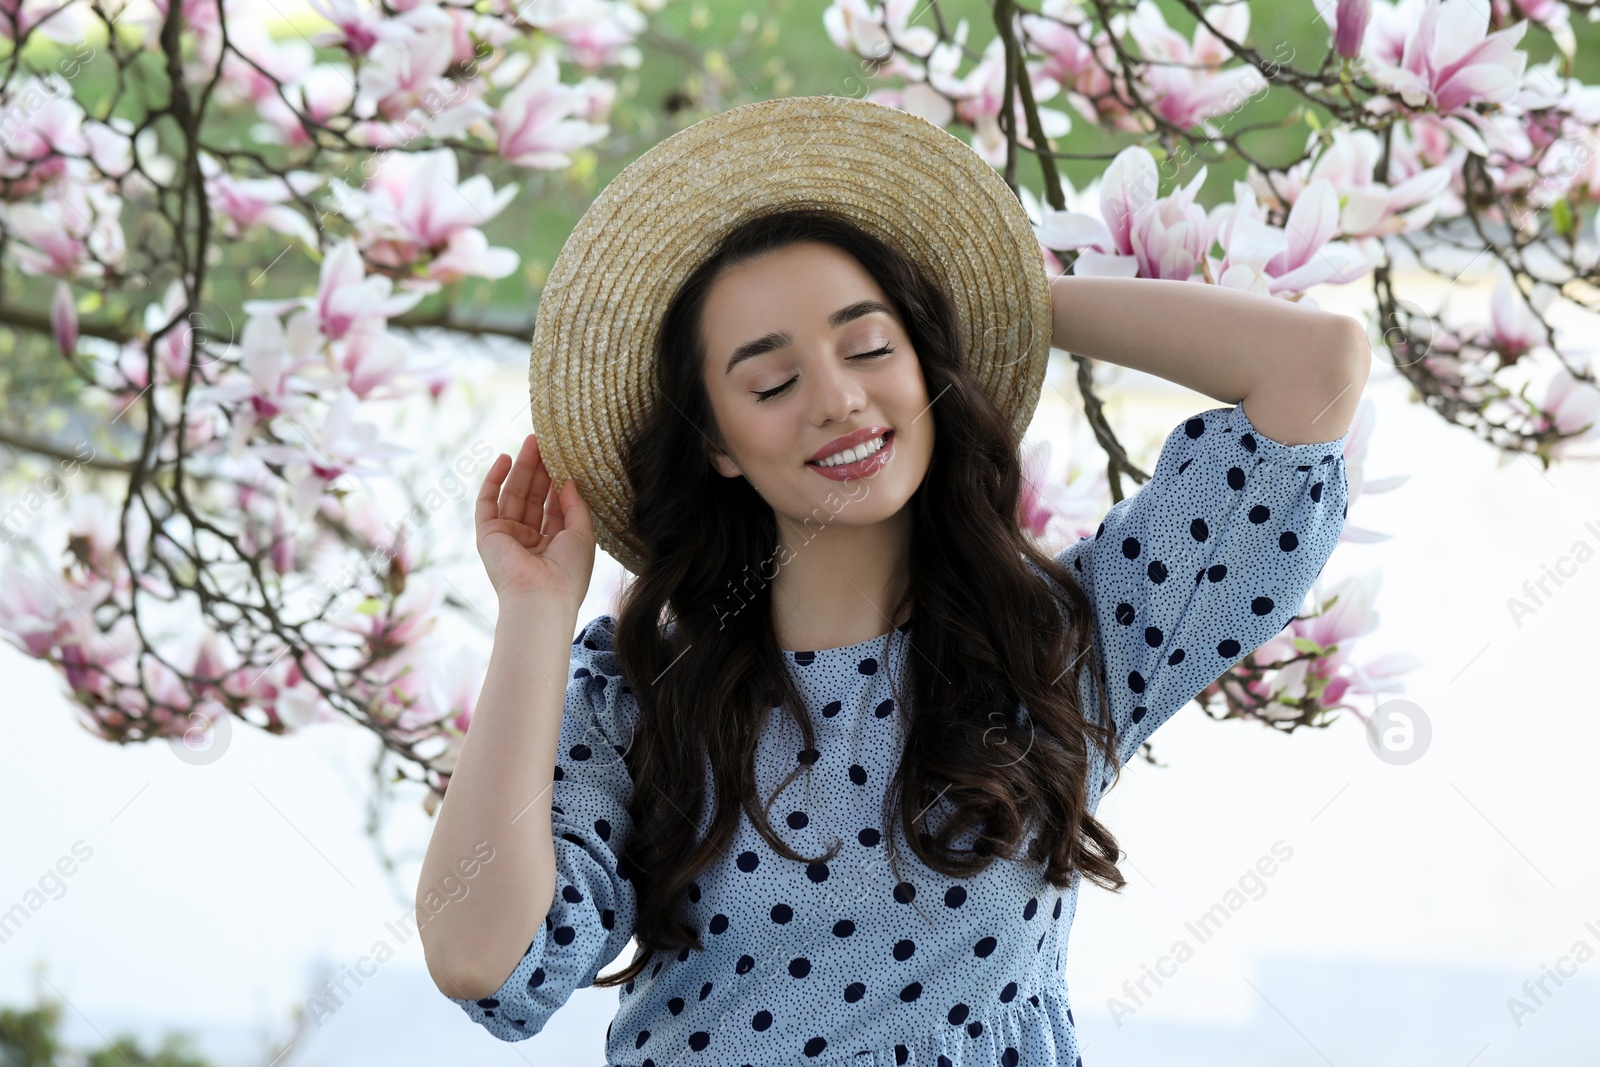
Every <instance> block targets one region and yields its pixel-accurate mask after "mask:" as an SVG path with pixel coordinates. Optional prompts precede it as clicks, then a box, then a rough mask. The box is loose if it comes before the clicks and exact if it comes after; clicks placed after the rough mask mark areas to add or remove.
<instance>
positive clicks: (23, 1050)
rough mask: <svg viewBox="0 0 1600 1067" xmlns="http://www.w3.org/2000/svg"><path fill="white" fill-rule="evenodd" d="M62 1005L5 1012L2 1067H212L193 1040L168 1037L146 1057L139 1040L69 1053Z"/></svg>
mask: <svg viewBox="0 0 1600 1067" xmlns="http://www.w3.org/2000/svg"><path fill="white" fill-rule="evenodd" d="M61 1012H62V1009H61V1005H60V1004H59V1003H56V1002H54V1001H41V1002H40V1003H39V1004H38V1005H37V1006H35V1007H31V1008H0V1067H211V1065H210V1061H208V1060H206V1059H204V1058H202V1057H200V1056H198V1055H196V1054H195V1053H194V1052H193V1050H192V1049H191V1048H190V1045H191V1043H192V1039H191V1038H189V1037H188V1036H187V1035H182V1034H167V1035H166V1036H165V1037H164V1038H162V1041H161V1046H160V1048H158V1049H155V1050H153V1051H149V1052H146V1051H145V1050H144V1049H143V1048H141V1047H140V1045H139V1042H138V1041H137V1039H135V1038H133V1037H131V1036H126V1035H123V1036H118V1037H114V1038H112V1039H111V1042H110V1044H108V1045H106V1046H105V1047H103V1048H99V1049H93V1050H76V1049H68V1048H65V1047H64V1046H63V1045H62V1044H61V1042H60V1039H59V1038H58V1037H57V1034H56V1032H57V1030H58V1029H59V1028H60V1025H61Z"/></svg>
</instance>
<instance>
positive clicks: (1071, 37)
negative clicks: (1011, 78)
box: [1022, 0, 1140, 132]
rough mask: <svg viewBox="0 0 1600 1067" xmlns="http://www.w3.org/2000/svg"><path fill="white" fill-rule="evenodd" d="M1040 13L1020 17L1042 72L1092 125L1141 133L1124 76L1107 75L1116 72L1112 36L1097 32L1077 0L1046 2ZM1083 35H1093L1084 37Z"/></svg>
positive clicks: (1101, 30) (1101, 31)
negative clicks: (1063, 90) (1129, 102)
mask: <svg viewBox="0 0 1600 1067" xmlns="http://www.w3.org/2000/svg"><path fill="white" fill-rule="evenodd" d="M1039 12H1040V13H1039V14H1038V15H1035V14H1033V13H1031V12H1029V13H1026V14H1024V15H1023V16H1022V27H1023V31H1024V32H1025V33H1026V34H1027V39H1028V47H1029V50H1030V51H1033V52H1037V53H1039V54H1040V55H1041V56H1043V57H1044V58H1043V59H1042V61H1041V62H1040V63H1039V68H1038V70H1039V74H1040V75H1041V76H1043V77H1045V78H1049V79H1051V80H1052V81H1055V82H1059V83H1060V84H1061V85H1062V86H1063V88H1064V89H1065V91H1066V94H1067V100H1068V102H1069V103H1071V104H1072V106H1073V107H1074V108H1076V109H1077V110H1078V113H1079V114H1080V115H1082V116H1083V117H1084V118H1086V119H1088V120H1089V121H1090V122H1094V123H1102V124H1105V125H1106V126H1108V127H1109V128H1111V129H1114V130H1125V131H1129V132H1139V131H1140V125H1139V121H1138V119H1137V117H1136V116H1134V114H1133V113H1132V111H1130V110H1129V108H1128V106H1127V105H1126V103H1124V101H1126V100H1127V99H1128V94H1127V92H1126V91H1125V90H1124V89H1123V88H1122V87H1121V77H1120V75H1117V76H1113V74H1111V73H1109V72H1112V71H1116V70H1118V66H1117V56H1116V48H1115V46H1114V45H1113V44H1112V42H1111V36H1110V35H1109V34H1108V33H1106V31H1105V30H1104V29H1100V30H1095V28H1094V26H1093V24H1092V23H1091V22H1090V21H1089V18H1088V16H1087V15H1085V14H1084V12H1083V9H1082V8H1080V7H1079V6H1078V4H1077V2H1076V0H1044V3H1042V4H1040V5H1039ZM1085 34H1092V35H1093V36H1092V37H1091V38H1090V39H1085Z"/></svg>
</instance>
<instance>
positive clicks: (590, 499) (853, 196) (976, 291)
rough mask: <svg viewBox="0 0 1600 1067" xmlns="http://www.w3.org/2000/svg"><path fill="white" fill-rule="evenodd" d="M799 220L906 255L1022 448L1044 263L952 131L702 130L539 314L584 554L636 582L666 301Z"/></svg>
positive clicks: (1044, 343) (811, 112)
mask: <svg viewBox="0 0 1600 1067" xmlns="http://www.w3.org/2000/svg"><path fill="white" fill-rule="evenodd" d="M799 205H808V206H823V207H827V208H831V209H833V210H834V211H836V212H838V213H840V214H843V215H844V216H846V217H847V218H849V219H851V220H852V221H854V222H855V223H857V224H858V225H860V226H861V227H863V228H864V229H866V230H867V231H869V232H871V233H873V234H875V235H876V236H878V237H879V238H881V239H884V240H886V241H888V242H889V243H890V244H892V245H894V246H895V247H897V248H899V249H900V250H901V251H902V252H904V253H905V254H907V255H908V256H910V257H911V258H912V259H913V260H915V261H916V263H917V264H918V265H919V266H920V267H921V268H922V269H923V270H925V271H927V272H928V274H930V275H931V276H932V277H934V278H936V279H938V280H939V281H940V282H941V283H942V284H943V285H944V287H945V289H946V291H947V292H949V293H950V295H951V297H952V298H953V300H954V302H955V308H956V312H957V315H958V316H959V317H960V320H961V325H962V329H963V331H964V332H965V335H966V338H967V346H968V358H969V367H970V368H971V370H972V373H973V374H974V375H975V377H976V378H977V380H978V381H979V383H981V385H982V386H983V388H984V389H985V390H987V391H988V393H989V394H990V395H991V396H992V397H993V398H994V399H995V401H996V403H997V404H998V405H999V406H1000V408H1001V410H1002V411H1005V412H1006V413H1008V414H1009V415H1010V416H1011V419H1012V423H1013V425H1015V427H1016V431H1017V435H1018V436H1019V437H1020V436H1021V435H1022V434H1023V433H1024V432H1025V431H1026V429H1027V426H1028V423H1029V421H1030V420H1031V419H1032V417H1033V411H1034V408H1035V406H1036V405H1037V403H1038V400H1039V389H1040V386H1041V384H1042V383H1043V380H1044V373H1045V367H1046V363H1047V362H1048V358H1049V354H1050V335H1051V325H1052V324H1051V307H1050V288H1049V280H1048V278H1047V276H1046V274H1045V267H1044V259H1043V256H1042V253H1041V252H1040V250H1039V244H1038V241H1037V239H1036V238H1035V236H1034V232H1033V227H1032V224H1031V223H1030V222H1029V221H1028V216H1027V213H1026V212H1025V211H1024V210H1023V208H1022V205H1021V203H1020V202H1019V201H1018V200H1017V197H1016V194H1014V193H1013V192H1012V191H1011V189H1010V187H1009V186H1007V185H1006V183H1005V180H1004V179H1003V178H1002V177H1001V176H1000V175H999V174H997V173H996V172H995V170H994V168H993V167H991V166H990V165H989V164H988V163H987V162H985V161H984V160H983V158H982V157H980V156H979V155H978V154H977V153H976V152H974V151H973V150H972V149H971V148H970V147H968V146H967V145H966V144H965V143H963V142H962V141H960V140H958V139H957V138H956V137H955V136H953V135H952V134H951V133H950V132H949V131H947V130H945V129H943V128H942V127H940V126H937V125H935V124H933V123H931V122H929V121H927V120H926V119H923V118H919V117H918V116H915V115H912V114H910V113H909V112H905V111H901V110H899V109H897V108H892V107H888V106H886V105H883V104H874V103H870V102H868V101H865V100H857V99H855V98H852V97H839V96H800V97H785V98H782V99H778V100H765V101H761V102H759V103H754V104H746V105H744V106H742V107H736V108H733V109H731V110H728V111H724V112H722V113H721V114H718V115H713V116H710V117H709V118H705V119H702V120H700V121H699V122H696V123H695V124H694V125H692V126H689V127H687V128H686V129H683V130H680V131H678V132H677V133H675V134H673V135H672V136H670V137H668V138H666V139H665V140H663V141H661V142H660V143H659V144H657V145H655V146H654V147H653V148H651V149H650V150H649V151H647V152H645V153H644V154H643V155H642V156H640V157H639V158H638V159H636V160H634V161H633V162H632V163H630V164H629V165H628V166H627V167H626V168H625V169H624V170H623V171H622V173H620V174H618V175H617V176H616V177H615V178H614V179H612V181H611V182H610V183H609V184H608V185H607V186H606V187H605V189H604V190H602V191H601V193H600V195H599V196H598V197H596V198H595V200H594V202H593V203H592V204H591V205H590V206H589V209H588V210H587V211H585V212H584V215H583V217H582V218H581V219H579V220H578V224H577V226H576V227H574V229H573V231H572V234H571V235H570V236H569V237H568V238H567V241H566V243H565V244H564V245H563V246H562V249H561V253H560V255H558V256H557V257H556V261H555V264H554V265H553V266H552V268H551V270H550V275H549V278H548V279H547V280H546V282H545V286H544V291H543V293H542V294H541V296H540V298H539V308H538V312H537V315H536V319H535V324H534V331H533V352H532V358H531V360H530V364H529V374H528V381H529V392H530V396H531V399H532V409H533V424H534V430H535V432H536V433H537V434H538V435H539V448H540V452H541V454H542V455H543V458H544V462H545V464H546V466H547V467H548V469H549V471H550V475H551V477H552V478H554V479H555V481H556V484H558V485H560V484H562V483H564V482H565V481H566V479H567V478H573V479H575V480H576V481H577V483H578V488H579V489H580V490H581V491H582V492H583V498H584V500H585V502H587V503H588V505H589V509H590V514H591V515H592V517H593V519H594V528H595V539H596V541H597V542H598V543H599V546H600V547H601V548H603V549H605V550H606V552H608V553H609V554H610V555H611V556H612V557H613V558H615V559H616V560H617V562H619V563H621V564H622V565H623V566H624V567H626V568H627V569H628V570H630V571H632V572H633V573H635V574H638V573H639V572H640V571H641V570H642V569H643V566H644V556H645V547H644V543H643V542H642V541H641V540H640V539H639V537H638V534H637V532H636V531H635V530H634V529H633V527H632V515H633V492H632V490H631V488H630V487H629V485H628V479H627V475H626V471H625V468H624V465H623V457H624V449H625V446H626V442H627V440H628V438H629V437H630V435H631V434H632V433H633V431H634V429H635V428H636V427H637V426H638V425H639V424H640V423H641V422H642V421H643V420H644V417H645V413H646V411H647V409H648V407H649V405H650V403H651V402H652V400H653V398H654V397H655V396H656V389H655V383H656V380H657V379H656V372H655V362H654V353H655V344H656V338H657V334H658V333H659V331H660V327H661V320H662V317H663V315H664V314H665V312H666V307H667V304H668V302H669V301H670V300H671V299H672V296H673V294H674V293H675V292H676V291H677V289H678V286H679V285H680V284H681V283H682V282H683V281H684V279H685V278H687V277H688V275H689V274H690V273H691V272H692V271H693V270H694V269H695V268H696V267H697V266H699V265H700V263H701V262H703V261H704V260H705V259H706V258H708V257H709V255H710V254H711V252H712V250H713V249H714V248H715V247H716V245H717V244H718V242H719V241H720V240H721V239H722V237H723V235H724V234H725V233H727V232H728V231H729V230H731V229H732V228H733V227H734V226H735V225H737V224H738V223H740V222H742V221H744V220H745V219H746V218H748V217H750V216H751V215H753V214H758V213H761V212H763V211H765V210H769V209H775V208H781V207H793V206H799Z"/></svg>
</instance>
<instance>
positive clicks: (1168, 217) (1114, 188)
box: [1035, 145, 1212, 280]
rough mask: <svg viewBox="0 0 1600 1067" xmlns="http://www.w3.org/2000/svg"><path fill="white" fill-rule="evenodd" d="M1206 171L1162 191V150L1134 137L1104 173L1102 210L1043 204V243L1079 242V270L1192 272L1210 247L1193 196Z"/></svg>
mask: <svg viewBox="0 0 1600 1067" xmlns="http://www.w3.org/2000/svg"><path fill="white" fill-rule="evenodd" d="M1205 178H1206V168H1204V167H1201V168H1200V170H1199V172H1198V173H1197V174H1195V176H1194V178H1193V179H1191V180H1190V182H1189V184H1188V185H1186V186H1183V187H1182V188H1179V189H1177V190H1174V191H1173V192H1172V193H1171V194H1169V195H1168V196H1165V197H1157V196H1156V195H1155V194H1156V186H1157V184H1158V181H1159V178H1158V176H1157V173H1156V163H1155V158H1154V157H1153V156H1151V154H1150V152H1149V150H1148V149H1146V148H1144V147H1143V146H1141V145H1129V146H1128V147H1127V148H1124V149H1123V150H1122V151H1120V152H1118V153H1117V155H1116V158H1115V159H1113V160H1112V161H1111V165H1110V166H1109V167H1107V168H1106V172H1105V174H1104V175H1103V176H1102V177H1101V179H1100V215H1101V218H1099V219H1097V218H1095V217H1094V216H1092V215H1088V214H1084V213H1082V212H1076V211H1054V210H1051V209H1049V208H1044V209H1041V213H1042V215H1043V220H1042V222H1041V223H1040V224H1039V225H1038V226H1037V227H1036V228H1035V231H1036V233H1037V234H1038V237H1039V243H1040V244H1041V245H1043V246H1044V247H1045V248H1049V249H1063V250H1065V249H1080V250H1081V251H1080V252H1079V255H1078V260H1077V263H1076V265H1075V266H1074V268H1073V271H1074V273H1076V274H1083V275H1104V276H1109V277H1123V278H1133V277H1140V278H1173V279H1178V280H1186V279H1188V278H1190V277H1192V276H1193V275H1194V271H1195V268H1196V266H1197V265H1198V264H1199V263H1200V262H1201V260H1202V259H1203V258H1204V257H1205V254H1206V252H1207V251H1208V250H1209V249H1210V247H1211V241H1212V229H1211V222H1210V220H1208V219H1207V217H1206V213H1205V210H1204V209H1203V208H1201V207H1200V206H1199V205H1198V204H1196V203H1195V202H1194V197H1195V194H1196V193H1197V192H1199V190H1200V187H1201V185H1203V184H1204V183H1205Z"/></svg>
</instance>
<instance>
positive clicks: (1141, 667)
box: [1056, 404, 1350, 762]
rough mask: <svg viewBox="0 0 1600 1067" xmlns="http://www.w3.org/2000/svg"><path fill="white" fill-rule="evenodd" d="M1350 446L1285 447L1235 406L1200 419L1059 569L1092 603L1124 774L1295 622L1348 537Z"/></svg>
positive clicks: (1188, 424) (1178, 430) (1175, 437)
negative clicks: (1214, 686) (1126, 765)
mask: <svg viewBox="0 0 1600 1067" xmlns="http://www.w3.org/2000/svg"><path fill="white" fill-rule="evenodd" d="M1349 436H1350V434H1349V431H1348V430H1347V431H1346V432H1345V433H1344V435H1343V436H1341V437H1339V438H1338V439H1337V440H1333V441H1324V442H1315V443H1310V444H1298V445H1286V444H1283V443H1282V442H1280V441H1274V440H1273V439H1272V438H1270V437H1267V436H1265V435H1263V434H1262V433H1261V432H1260V431H1258V430H1257V429H1256V428H1255V427H1254V426H1253V425H1251V423H1250V420H1249V418H1248V417H1247V416H1246V415H1245V412H1244V407H1243V405H1242V404H1236V405H1234V406H1233V407H1227V408H1213V409H1212V410H1210V411H1204V412H1201V413H1200V414H1199V415H1196V416H1194V417H1193V418H1189V419H1185V420H1184V421H1183V422H1182V423H1180V424H1179V425H1178V426H1177V427H1175V428H1174V429H1173V431H1172V432H1171V433H1169V434H1168V435H1167V438H1166V441H1165V443H1163V445H1162V447H1161V455H1160V457H1159V458H1158V459H1157V461H1156V468H1155V471H1154V472H1153V473H1152V474H1151V476H1150V480H1149V481H1148V482H1146V483H1145V484H1144V485H1143V486H1141V487H1140V489H1139V491H1138V492H1136V493H1134V494H1133V495H1132V496H1129V497H1126V498H1124V499H1123V500H1121V501H1119V502H1118V503H1117V504H1116V505H1114V506H1113V507H1112V508H1111V510H1110V511H1108V512H1107V513H1106V517H1105V521H1104V522H1102V523H1101V524H1100V527H1099V529H1098V530H1096V531H1095V534H1094V536H1093V537H1087V538H1083V539H1081V540H1080V541H1079V542H1078V543H1077V544H1075V545H1073V546H1072V547H1070V548H1068V549H1067V550H1066V551H1064V552H1062V553H1061V554H1060V555H1058V556H1057V557H1056V558H1057V560H1059V561H1060V562H1062V563H1064V564H1066V565H1067V566H1069V567H1071V568H1072V570H1073V573H1074V575H1076V576H1077V578H1078V579H1079V581H1080V582H1082V583H1083V585H1084V589H1085V591H1086V592H1087V593H1088V594H1089V596H1090V598H1091V600H1092V601H1093V602H1094V611H1095V638H1096V641H1097V643H1098V644H1099V646H1100V648H1101V650H1102V652H1103V654H1104V659H1105V671H1106V673H1105V684H1106V694H1107V703H1108V704H1109V705H1110V708H1111V713H1112V717H1113V720H1114V721H1115V723H1116V727H1117V735H1118V737H1117V741H1118V745H1117V755H1118V760H1119V762H1126V761H1127V760H1128V759H1129V758H1130V757H1131V756H1132V755H1133V754H1134V753H1135V752H1137V751H1138V749H1139V746H1140V745H1141V744H1143V743H1144V742H1145V740H1146V739H1147V738H1149V736H1150V735H1151V734H1152V733H1153V732H1154V731H1155V729H1156V727H1158V726H1160V725H1161V724H1162V723H1163V722H1165V721H1166V720H1167V719H1169V718H1171V717H1172V715H1173V714H1174V713H1175V712H1176V711H1177V710H1178V709H1179V708H1181V707H1183V706H1184V705H1185V704H1187V703H1189V701H1191V700H1193V699H1194V698H1195V697H1196V696H1197V695H1198V694H1199V693H1200V691H1201V690H1202V689H1204V688H1205V687H1206V686H1208V685H1210V684H1211V683H1212V682H1214V681H1216V679H1217V678H1219V677H1221V675H1222V674H1223V673H1224V672H1226V671H1227V670H1228V669H1229V668H1230V667H1232V666H1233V665H1234V664H1235V663H1237V662H1238V661H1239V660H1241V659H1243V658H1244V657H1245V656H1247V655H1249V654H1250V653H1251V652H1254V651H1255V650H1256V649H1257V648H1260V647H1261V646H1262V645H1263V644H1265V643H1266V642H1267V640H1268V639H1270V638H1271V637H1272V636H1273V635H1275V634H1277V633H1278V632H1279V631H1280V630H1282V629H1283V628H1284V627H1285V626H1287V625H1288V624H1289V620H1290V619H1292V618H1294V616H1295V614H1296V613H1297V612H1298V611H1299V610H1300V606H1301V604H1302V603H1303V601H1304V599H1305V595H1306V593H1307V592H1308V591H1309V590H1310V588H1311V585H1312V583H1313V582H1315V581H1316V578H1317V575H1318V574H1320V573H1321V571H1322V567H1323V564H1325V563H1326V562H1327V560H1328V556H1329V555H1330V554H1331V553H1332V552H1333V549H1334V546H1335V545H1336V544H1337V543H1338V541H1339V535H1340V532H1341V531H1342V530H1343V528H1344V520H1345V510H1346V501H1347V494H1348V486H1347V484H1346V481H1345V460H1344V445H1345V442H1346V440H1348V438H1349ZM1091 706H1092V707H1096V708H1097V707H1098V701H1096V702H1095V703H1094V704H1092V705H1091Z"/></svg>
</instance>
